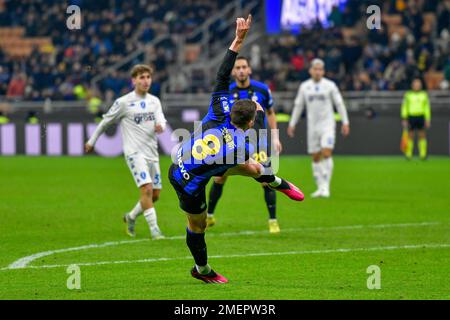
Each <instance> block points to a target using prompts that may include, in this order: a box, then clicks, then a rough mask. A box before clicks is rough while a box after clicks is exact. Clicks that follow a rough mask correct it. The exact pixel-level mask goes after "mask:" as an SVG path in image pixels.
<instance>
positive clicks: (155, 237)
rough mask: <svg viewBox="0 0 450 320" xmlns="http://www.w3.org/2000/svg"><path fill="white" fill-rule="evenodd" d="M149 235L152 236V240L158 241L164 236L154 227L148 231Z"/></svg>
mask: <svg viewBox="0 0 450 320" xmlns="http://www.w3.org/2000/svg"><path fill="white" fill-rule="evenodd" d="M150 233H151V234H152V239H153V240H160V239H164V238H165V236H164V235H163V233H162V232H161V230H159V227H158V226H156V227H154V228H151V229H150Z"/></svg>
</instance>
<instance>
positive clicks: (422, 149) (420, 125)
mask: <svg viewBox="0 0 450 320" xmlns="http://www.w3.org/2000/svg"><path fill="white" fill-rule="evenodd" d="M417 140H418V141H417V145H418V147H419V156H420V159H422V160H425V159H426V158H427V134H426V131H425V117H423V116H422V117H418V118H417Z"/></svg>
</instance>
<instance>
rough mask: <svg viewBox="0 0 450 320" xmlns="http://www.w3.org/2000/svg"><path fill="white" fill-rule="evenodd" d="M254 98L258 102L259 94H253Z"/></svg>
mask: <svg viewBox="0 0 450 320" xmlns="http://www.w3.org/2000/svg"><path fill="white" fill-rule="evenodd" d="M252 100H253V101H255V102H258V96H257V95H256V94H253V96H252Z"/></svg>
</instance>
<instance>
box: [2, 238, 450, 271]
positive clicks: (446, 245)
mask: <svg viewBox="0 0 450 320" xmlns="http://www.w3.org/2000/svg"><path fill="white" fill-rule="evenodd" d="M440 248H450V243H430V244H426V243H424V244H411V245H403V246H385V247H372V248H339V249H328V250H304V251H285V252H257V253H246V254H230V255H217V256H209V257H208V259H210V258H213V259H226V258H248V257H266V256H284V255H302V254H326V253H348V252H361V251H362V252H370V251H389V250H402V249H403V250H404V249H440ZM176 260H192V257H180V258H150V259H139V260H119V261H98V262H81V263H71V264H51V265H42V266H27V267H26V268H27V269H30V268H31V269H48V268H60V267H68V266H70V265H73V264H75V265H77V266H99V265H111V264H131V263H151V262H161V261H176ZM1 270H8V269H1Z"/></svg>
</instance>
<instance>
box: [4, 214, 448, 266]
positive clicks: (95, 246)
mask: <svg viewBox="0 0 450 320" xmlns="http://www.w3.org/2000/svg"><path fill="white" fill-rule="evenodd" d="M439 224H440V222H419V223H398V224H376V225H350V226H336V227H316V228H290V229H289V228H287V229H283V230H282V233H288V232H299V231H303V232H308V231H326V230H329V231H331V230H353V229H364V228H372V229H384V228H407V227H422V226H432V225H439ZM255 234H267V231H266V230H258V231H251V230H247V231H239V232H224V233H212V232H208V233H207V235H208V237H237V236H242V235H255ZM185 237H186V236H185V235H182V236H172V237H166V238H165V239H164V240H179V239H183V240H184V239H185ZM143 241H150V239H138V240H123V241H110V242H105V243H101V244H89V245H84V246H79V247H72V248H64V249H57V250H49V251H43V252H38V253H35V254H32V255H29V256H26V257H23V258H20V259H18V260H16V261H14V262H13V263H11V264H10V265H9V266H8V267H6V268H2V269H0V270H8V269H22V268H27V267H28V265H29V264H30V263H31V262H33V261H34V260H36V259H40V258H43V257H47V256H50V255H53V254H57V253H65V252H71V251H81V250H87V249H98V248H105V247H110V246H117V245H122V244H129V243H138V242H143ZM158 241H161V240H158Z"/></svg>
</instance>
